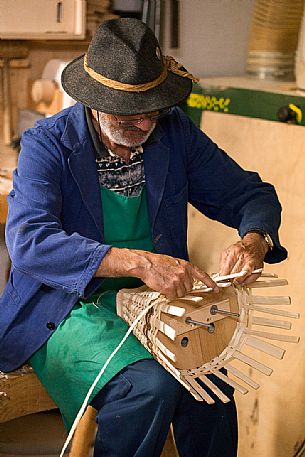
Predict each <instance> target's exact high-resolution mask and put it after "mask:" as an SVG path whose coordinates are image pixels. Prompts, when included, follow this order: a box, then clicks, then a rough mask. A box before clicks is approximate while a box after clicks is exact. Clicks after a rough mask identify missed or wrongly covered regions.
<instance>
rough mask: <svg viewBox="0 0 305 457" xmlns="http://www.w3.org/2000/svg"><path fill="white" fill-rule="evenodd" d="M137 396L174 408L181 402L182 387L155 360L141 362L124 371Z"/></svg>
mask: <svg viewBox="0 0 305 457" xmlns="http://www.w3.org/2000/svg"><path fill="white" fill-rule="evenodd" d="M123 374H124V376H125V377H126V378H127V379H128V380H129V381H130V382H131V384H132V386H133V388H134V389H135V392H137V395H139V396H143V398H146V401H147V402H155V403H159V402H161V403H164V404H167V405H171V406H172V407H173V406H175V404H177V402H179V399H180V397H181V389H182V386H181V385H180V383H179V382H178V381H177V380H176V379H175V378H174V377H173V376H172V375H171V374H170V373H168V372H167V371H166V370H165V369H164V368H163V367H162V366H161V365H160V364H159V363H158V362H156V361H155V360H141V361H139V362H136V363H134V364H132V365H130V366H129V367H126V369H125V370H124V373H123Z"/></svg>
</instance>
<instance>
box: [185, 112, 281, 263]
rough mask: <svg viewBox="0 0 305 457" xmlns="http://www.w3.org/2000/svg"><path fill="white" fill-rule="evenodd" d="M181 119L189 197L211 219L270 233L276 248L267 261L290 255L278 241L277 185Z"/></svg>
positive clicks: (279, 206)
mask: <svg viewBox="0 0 305 457" xmlns="http://www.w3.org/2000/svg"><path fill="white" fill-rule="evenodd" d="M181 121H182V123H183V128H184V131H185V134H186V138H187V150H188V176H189V201H190V203H191V204H192V205H193V206H194V207H195V208H197V209H198V210H199V211H200V212H202V213H203V214H205V215H206V216H207V217H209V218H211V219H215V220H217V221H219V222H221V223H223V224H225V225H228V226H230V227H234V228H237V229H238V232H239V235H240V236H241V237H243V236H244V235H245V234H246V233H247V232H248V231H249V230H251V229H258V230H261V231H263V232H267V233H269V235H270V236H271V238H272V240H273V242H274V248H273V249H272V251H269V252H268V253H267V255H266V258H265V261H266V262H269V263H276V262H280V261H282V260H284V259H285V258H286V257H287V251H286V249H285V248H283V247H282V246H281V244H280V241H279V236H278V229H279V226H280V223H281V205H280V203H279V200H278V198H277V195H276V192H275V189H274V187H273V186H272V185H271V184H269V183H266V182H263V181H262V180H261V178H260V177H259V175H258V174H257V173H254V172H251V171H246V170H243V169H242V168H241V167H240V166H239V165H238V164H237V163H236V162H235V161H234V160H233V159H231V158H230V157H229V156H228V155H227V154H226V153H225V152H224V151H223V150H221V149H220V148H219V147H218V146H217V145H216V144H215V143H213V141H212V140H211V139H210V138H208V137H207V136H206V135H205V134H204V133H203V132H202V131H201V130H200V129H198V128H197V127H196V126H195V125H194V124H193V123H192V122H191V121H190V119H188V118H187V116H185V115H184V114H182V113H181Z"/></svg>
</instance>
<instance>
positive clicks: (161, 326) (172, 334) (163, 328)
mask: <svg viewBox="0 0 305 457" xmlns="http://www.w3.org/2000/svg"><path fill="white" fill-rule="evenodd" d="M155 325H156V327H157V329H158V330H160V332H162V333H164V335H166V336H168V338H170V339H171V340H173V341H175V338H176V331H175V329H173V328H172V327H171V326H170V325H168V324H165V322H162V321H160V320H159V319H155Z"/></svg>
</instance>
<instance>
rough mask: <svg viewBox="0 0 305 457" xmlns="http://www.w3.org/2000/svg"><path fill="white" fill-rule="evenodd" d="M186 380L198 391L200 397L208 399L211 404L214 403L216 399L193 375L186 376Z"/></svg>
mask: <svg viewBox="0 0 305 457" xmlns="http://www.w3.org/2000/svg"><path fill="white" fill-rule="evenodd" d="M185 380H186V381H187V382H188V383H189V384H190V386H191V387H192V388H193V389H194V390H195V391H196V392H197V394H198V395H200V397H201V398H202V399H203V400H204V401H206V402H207V403H208V404H209V405H213V404H214V403H215V401H214V400H213V398H212V397H210V395H209V394H208V393H207V392H206V391H205V390H204V389H203V388H202V387H201V385H200V384H198V382H197V381H196V379H195V378H193V377H192V376H186V377H185Z"/></svg>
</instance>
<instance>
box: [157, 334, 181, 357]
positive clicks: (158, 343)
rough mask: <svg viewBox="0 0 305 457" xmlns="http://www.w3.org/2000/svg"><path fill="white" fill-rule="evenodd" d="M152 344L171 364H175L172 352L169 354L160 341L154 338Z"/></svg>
mask: <svg viewBox="0 0 305 457" xmlns="http://www.w3.org/2000/svg"><path fill="white" fill-rule="evenodd" d="M154 343H155V345H156V346H157V347H158V348H159V349H160V351H162V352H163V354H165V355H166V357H168V358H169V359H170V360H172V361H173V362H176V355H175V354H174V353H173V352H171V351H170V350H169V349H167V347H166V346H164V344H163V343H161V341H160V340H159V339H158V338H155V340H154Z"/></svg>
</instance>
